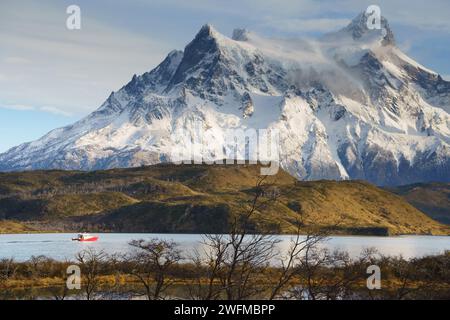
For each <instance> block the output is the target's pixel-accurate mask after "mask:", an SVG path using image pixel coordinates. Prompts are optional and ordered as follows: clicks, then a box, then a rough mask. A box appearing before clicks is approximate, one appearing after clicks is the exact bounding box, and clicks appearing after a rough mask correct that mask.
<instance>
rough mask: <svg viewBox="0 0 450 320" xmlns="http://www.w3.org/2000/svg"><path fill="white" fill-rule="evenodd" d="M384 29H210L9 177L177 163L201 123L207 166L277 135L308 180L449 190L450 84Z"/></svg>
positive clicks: (18, 151) (7, 161)
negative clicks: (430, 184)
mask: <svg viewBox="0 0 450 320" xmlns="http://www.w3.org/2000/svg"><path fill="white" fill-rule="evenodd" d="M381 27H382V28H381V30H369V29H368V27H367V18H366V16H365V14H363V13H362V14H360V15H359V16H358V17H356V18H355V19H354V20H353V21H352V22H351V23H350V25H348V26H347V27H345V28H344V29H342V30H340V31H338V32H334V33H330V34H327V35H325V36H323V37H322V38H320V39H318V40H310V39H298V40H293V39H288V40H280V39H266V38H263V37H261V36H259V35H256V34H254V33H252V32H248V31H246V30H240V29H238V30H235V31H234V32H233V37H232V38H228V37H226V36H224V35H222V34H220V33H219V32H217V31H216V30H215V29H214V28H213V27H212V26H210V25H205V26H203V27H202V28H201V30H200V31H199V32H198V34H197V35H196V36H195V38H194V40H192V42H190V43H189V44H188V45H187V46H186V48H185V49H184V51H172V52H171V53H169V55H168V56H167V58H166V59H165V60H164V61H163V62H162V63H161V64H160V65H159V66H157V67H156V68H155V69H153V70H152V71H150V72H146V73H144V74H142V75H140V76H136V75H135V76H133V78H132V80H131V81H130V82H129V83H128V84H126V85H125V86H124V87H122V88H121V89H120V90H118V91H116V92H113V93H111V95H110V96H109V97H108V99H107V100H106V101H105V102H104V103H103V105H102V106H100V108H99V109H98V110H96V111H95V112H93V113H92V114H90V115H89V116H87V117H86V118H84V119H82V120H80V121H78V122H76V123H75V124H73V125H70V126H67V127H64V128H60V129H56V130H53V131H51V132H50V133H48V134H47V135H45V136H44V137H42V138H41V139H39V140H37V141H34V142H30V143H25V144H22V145H20V146H17V147H14V148H12V149H10V150H9V151H7V152H6V153H3V154H1V155H0V170H3V171H11V170H31V169H54V168H59V169H82V170H93V169H105V168H113V167H132V166H141V165H146V164H155V163H160V162H170V161H171V160H172V159H171V154H173V150H174V149H180V148H184V145H183V143H181V141H182V139H183V136H184V135H185V134H186V132H192V131H194V130H195V124H196V123H198V122H199V121H200V122H201V123H202V125H203V126H204V128H206V129H207V131H208V137H207V138H206V139H204V140H203V142H202V144H203V145H202V150H203V157H204V158H205V159H214V158H218V157H219V156H220V155H221V154H222V153H221V151H222V149H223V143H224V135H225V131H226V130H227V129H229V128H243V129H245V128H256V129H263V128H271V129H277V130H278V132H279V134H280V145H279V150H280V155H279V156H280V164H281V166H282V168H284V169H285V170H287V171H288V172H290V173H291V174H292V175H294V176H295V177H297V178H299V179H308V180H315V179H366V180H369V181H371V182H373V183H375V184H379V185H397V184H406V183H412V182H418V181H430V180H436V181H450V148H449V144H450V126H449V125H450V116H449V112H450V82H447V81H444V80H443V79H442V78H441V77H440V76H439V75H438V74H437V73H435V72H433V71H430V70H428V69H427V68H425V67H423V66H421V65H420V64H418V63H417V62H415V61H413V60H412V59H411V58H409V57H408V56H407V55H405V54H404V53H402V52H401V51H400V50H399V49H398V48H397V47H396V45H395V39H394V35H393V33H392V30H391V29H390V27H389V24H388V22H387V20H386V19H384V18H383V19H382V21H381Z"/></svg>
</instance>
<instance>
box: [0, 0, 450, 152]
mask: <svg viewBox="0 0 450 320" xmlns="http://www.w3.org/2000/svg"><path fill="white" fill-rule="evenodd" d="M71 4H77V5H78V6H80V8H81V23H82V25H81V26H82V29H81V30H76V31H69V30H67V29H66V25H65V21H66V18H67V14H66V8H67V6H68V5H71ZM371 4H377V5H379V6H380V8H381V11H382V15H383V16H385V17H386V18H387V19H388V20H389V22H390V24H391V27H392V29H393V30H394V33H395V35H396V38H397V42H398V46H399V47H400V48H401V49H402V50H404V51H405V52H406V53H407V54H408V55H410V56H411V57H413V58H414V59H416V60H418V61H419V62H420V63H422V64H423V65H425V66H426V67H429V68H431V69H433V70H435V71H437V72H439V73H440V74H442V75H443V76H445V77H447V78H449V77H450V59H449V58H448V57H450V19H448V14H449V12H450V1H448V0H429V1H418V0H412V1H393V0H391V1H378V2H374V1H364V0H362V1H361V0H342V1H331V0H323V1H317V0H295V1H292V0H285V1H282V0H281V1H280V0H239V1H236V0H227V1H218V0H190V1H184V0H152V1H144V0H128V1H119V0H108V1H106V0H104V1H91V0H71V1H51V0H41V1H39V2H38V1H31V0H30V1H24V0H2V1H1V2H0V152H3V151H5V150H7V149H8V148H10V147H12V146H14V145H17V144H19V143H22V142H25V141H30V140H34V139H36V138H39V137H40V136H42V135H43V134H45V133H46V132H48V131H49V130H51V129H54V128H56V127H60V126H63V125H67V124H69V123H72V122H74V121H76V120H78V119H80V118H81V117H83V116H85V115H87V114H88V113H89V112H91V111H93V110H95V109H96V108H97V107H99V106H100V104H101V103H102V102H103V101H104V100H105V99H106V97H107V96H108V95H109V94H110V92H111V91H113V90H117V89H118V88H120V87H121V86H122V85H124V84H125V83H126V82H127V81H129V79H130V78H131V76H132V75H133V74H134V73H136V74H141V73H144V72H146V71H148V70H150V69H152V68H153V67H155V66H156V65H157V64H158V63H159V62H160V61H161V60H162V59H163V58H164V57H165V55H166V54H167V53H168V52H169V51H170V50H172V49H182V48H184V46H185V45H186V44H187V43H188V42H189V41H190V40H191V39H192V38H193V37H194V35H195V34H196V32H197V31H198V29H199V28H200V27H201V25H203V24H204V23H211V24H213V25H214V26H215V27H216V29H218V30H219V31H220V32H222V33H223V34H226V35H230V34H231V32H232V30H233V29H234V28H236V27H245V28H248V29H249V30H252V31H254V32H257V33H261V34H264V35H267V36H275V37H304V36H317V35H320V34H323V33H325V32H327V31H332V30H336V29H339V28H341V27H343V26H345V25H346V24H347V23H348V22H349V21H350V20H351V19H352V18H353V17H355V16H356V15H357V14H358V13H359V12H361V11H363V10H365V9H366V8H367V6H368V5H371Z"/></svg>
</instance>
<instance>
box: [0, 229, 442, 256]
mask: <svg viewBox="0 0 450 320" xmlns="http://www.w3.org/2000/svg"><path fill="white" fill-rule="evenodd" d="M97 235H99V236H100V239H99V240H98V241H97V242H93V243H83V242H77V241H72V240H71V239H72V238H73V237H75V236H76V234H68V233H59V234H53V233H52V234H6V235H0V259H1V258H11V257H14V258H15V259H16V260H18V261H24V260H27V259H29V258H30V257H31V256H33V255H34V256H38V255H45V256H48V257H52V258H54V259H57V260H66V259H68V260H73V259H74V256H75V254H76V253H77V252H79V251H81V250H83V249H85V248H87V247H93V248H95V249H99V250H104V251H105V252H107V253H110V254H112V253H126V252H129V251H130V250H131V248H130V246H129V245H128V242H130V241H131V240H134V239H152V238H160V239H168V240H173V241H175V242H177V243H179V244H180V248H181V249H182V251H183V252H184V254H185V255H189V254H191V253H192V252H193V250H194V249H197V250H201V244H200V241H201V240H202V236H201V235H197V234H136V233H133V234H128V233H108V234H97ZM279 239H280V240H281V242H280V244H279V247H280V249H281V250H283V249H287V248H288V246H289V243H290V242H289V239H290V236H279ZM323 246H324V247H327V248H329V249H340V250H345V251H348V252H349V253H350V255H351V256H352V257H356V256H358V255H359V254H360V253H361V251H362V250H363V249H364V248H368V247H373V248H376V249H377V250H378V252H380V253H382V254H385V255H400V254H401V255H403V256H404V257H405V258H411V257H421V256H424V255H433V254H440V253H443V252H444V251H445V250H450V237H438V236H400V237H359V236H336V237H331V238H329V239H328V240H327V241H326V242H325V243H324V244H323Z"/></svg>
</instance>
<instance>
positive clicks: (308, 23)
mask: <svg viewBox="0 0 450 320" xmlns="http://www.w3.org/2000/svg"><path fill="white" fill-rule="evenodd" d="M350 21H351V20H350V19H329V18H317V19H273V18H267V20H266V22H265V24H266V25H267V26H270V27H272V28H273V29H275V30H279V31H286V32H299V33H302V32H329V31H333V30H335V29H338V28H342V27H345V26H346V25H347V24H348V23H350Z"/></svg>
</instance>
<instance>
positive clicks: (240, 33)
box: [231, 28, 249, 41]
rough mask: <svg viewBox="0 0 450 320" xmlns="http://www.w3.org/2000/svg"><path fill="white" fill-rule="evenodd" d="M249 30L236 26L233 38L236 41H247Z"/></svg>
mask: <svg viewBox="0 0 450 320" xmlns="http://www.w3.org/2000/svg"><path fill="white" fill-rule="evenodd" d="M248 34H249V31H248V30H247V29H240V28H236V29H234V30H233V35H232V37H231V38H232V39H233V40H235V41H247V40H248Z"/></svg>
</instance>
